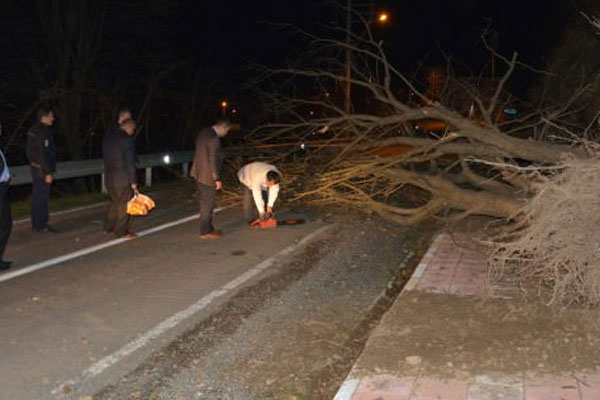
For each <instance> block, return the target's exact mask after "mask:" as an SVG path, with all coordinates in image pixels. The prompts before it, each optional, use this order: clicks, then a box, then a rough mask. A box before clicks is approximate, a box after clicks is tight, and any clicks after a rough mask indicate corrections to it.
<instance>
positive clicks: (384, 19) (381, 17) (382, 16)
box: [377, 13, 390, 22]
mask: <svg viewBox="0 0 600 400" xmlns="http://www.w3.org/2000/svg"><path fill="white" fill-rule="evenodd" d="M389 18H390V16H389V15H388V13H381V14H379V18H377V19H378V20H379V22H387V21H388V19H389Z"/></svg>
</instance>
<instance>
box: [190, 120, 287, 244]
mask: <svg viewBox="0 0 600 400" xmlns="http://www.w3.org/2000/svg"><path fill="white" fill-rule="evenodd" d="M231 127H232V125H231V122H230V121H228V120H220V121H218V122H217V123H216V124H214V125H213V126H211V127H209V128H205V129H203V130H201V131H200V132H199V133H198V136H197V137H196V147H195V150H194V160H193V163H192V169H191V171H190V176H191V177H192V178H194V179H195V180H196V187H197V191H198V194H199V202H200V234H199V235H198V237H199V238H200V239H218V238H220V237H221V235H222V234H221V232H220V231H219V230H216V229H215V227H214V225H213V210H214V207H215V198H216V194H217V191H219V190H221V189H222V187H223V181H222V180H221V166H222V163H223V153H222V150H221V141H220V138H222V137H224V136H226V135H227V134H228V133H229V131H230V130H231ZM237 176H238V179H239V181H240V183H242V190H243V204H244V218H245V219H246V222H248V223H249V224H251V223H252V222H254V221H255V220H256V219H259V218H265V217H266V216H267V215H271V214H273V205H274V204H275V200H277V195H278V194H279V182H280V180H281V174H280V172H279V171H278V170H277V168H276V167H275V166H273V165H270V164H267V163H264V162H260V161H255V162H252V163H250V164H246V165H245V166H243V167H242V168H241V169H240V170H239V171H238V174H237ZM265 201H266V202H265Z"/></svg>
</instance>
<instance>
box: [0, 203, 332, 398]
mask: <svg viewBox="0 0 600 400" xmlns="http://www.w3.org/2000/svg"><path fill="white" fill-rule="evenodd" d="M161 203H162V204H161ZM157 205H158V207H157V209H156V210H155V211H153V212H152V214H151V215H149V216H148V217H145V218H139V219H138V220H137V221H136V223H135V225H134V228H135V229H134V230H135V231H137V232H139V233H142V236H141V237H139V238H137V239H132V240H115V238H114V237H113V236H111V235H107V234H105V233H104V232H102V224H101V220H102V216H103V212H104V206H96V207H89V208H85V209H82V210H78V211H74V212H68V213H63V214H60V215H54V216H53V217H52V221H51V222H52V224H53V226H54V227H56V228H58V229H59V230H60V233H58V234H52V233H44V234H40V233H35V232H33V231H31V229H30V227H29V223H28V221H20V222H17V223H16V224H15V226H14V231H13V235H12V236H11V238H10V242H9V247H8V250H7V254H6V257H5V258H6V259H9V260H12V261H13V262H14V267H13V268H12V269H11V270H9V271H8V272H7V273H3V274H0V335H1V337H2V340H1V341H0V354H2V357H1V358H0V391H1V396H0V398H1V399H22V400H27V399H35V400H37V399H54V398H79V397H80V396H83V395H85V394H89V393H95V392H97V391H98V390H100V389H102V388H103V387H105V386H107V385H109V384H111V383H113V382H114V381H116V380H117V379H118V378H119V377H121V376H122V375H124V374H125V373H127V372H129V371H131V370H132V369H133V368H135V367H136V366H137V365H138V364H139V363H141V362H142V361H143V360H144V359H146V358H147V357H148V355H149V354H151V353H152V352H153V351H156V350H157V349H160V348H161V347H162V346H165V345H166V344H168V343H169V342H170V341H172V340H173V339H174V338H176V337H177V336H178V335H180V334H181V333H182V332H185V331H186V330H187V329H190V328H191V327H193V326H194V325H195V324H197V323H198V322H199V321H201V320H202V319H203V318H206V316H207V315H209V313H210V312H212V311H214V310H215V309H217V308H218V307H219V305H220V304H222V303H223V302H225V301H227V299H228V298H230V297H231V296H233V295H234V294H235V293H236V291H237V290H239V289H240V288H241V287H243V286H244V285H247V284H249V283H250V282H252V281H253V280H256V279H258V278H259V277H261V276H264V275H265V274H269V270H270V269H271V268H272V267H273V266H274V265H277V263H278V262H281V261H282V260H284V259H285V258H286V257H290V256H292V255H293V253H294V252H295V251H297V250H298V249H300V248H301V247H302V246H304V245H305V243H308V242H309V241H311V240H315V239H317V238H318V237H319V236H321V235H326V234H327V233H326V232H327V230H328V228H329V226H328V225H327V224H325V223H323V222H322V221H320V220H315V219H312V218H311V217H310V216H306V215H304V216H303V217H306V218H307V223H306V224H303V225H297V226H289V227H282V228H279V229H277V230H269V231H266V230H265V231H255V230H251V229H250V228H249V227H248V226H246V225H245V224H244V223H243V220H242V219H241V215H240V214H241V210H238V209H226V210H223V211H221V212H219V213H218V214H217V216H216V223H217V225H218V227H219V228H222V229H223V231H224V237H223V238H222V239H220V240H217V241H201V240H199V239H198V238H197V232H198V225H197V220H196V219H195V212H196V204H195V202H193V201H184V202H178V201H170V199H157ZM288 216H290V217H292V216H293V217H296V216H299V215H297V214H288Z"/></svg>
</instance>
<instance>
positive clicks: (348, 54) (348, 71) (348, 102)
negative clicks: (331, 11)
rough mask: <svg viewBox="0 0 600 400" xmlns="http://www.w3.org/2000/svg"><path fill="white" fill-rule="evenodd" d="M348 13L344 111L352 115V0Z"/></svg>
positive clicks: (349, 0)
mask: <svg viewBox="0 0 600 400" xmlns="http://www.w3.org/2000/svg"><path fill="white" fill-rule="evenodd" d="M346 13H347V14H346V99H345V104H344V105H345V107H344V110H345V111H346V114H350V108H351V103H352V96H351V90H352V84H351V83H350V80H351V79H352V50H351V48H350V45H351V43H352V35H351V34H350V33H351V30H352V0H348V5H347V11H346Z"/></svg>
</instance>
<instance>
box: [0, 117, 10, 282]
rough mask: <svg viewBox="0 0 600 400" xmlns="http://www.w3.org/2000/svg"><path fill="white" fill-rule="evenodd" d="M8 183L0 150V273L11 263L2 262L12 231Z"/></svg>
mask: <svg viewBox="0 0 600 400" xmlns="http://www.w3.org/2000/svg"><path fill="white" fill-rule="evenodd" d="M1 134H2V123H0V135H1ZM9 183H10V171H9V170H8V163H7V162H6V157H4V152H3V151H2V150H0V271H5V270H7V269H9V268H10V265H11V262H10V261H6V260H4V258H3V256H4V250H6V243H7V242H8V238H9V236H10V232H11V231H12V215H11V213H10V202H9V200H8V185H9Z"/></svg>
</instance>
